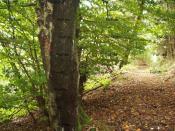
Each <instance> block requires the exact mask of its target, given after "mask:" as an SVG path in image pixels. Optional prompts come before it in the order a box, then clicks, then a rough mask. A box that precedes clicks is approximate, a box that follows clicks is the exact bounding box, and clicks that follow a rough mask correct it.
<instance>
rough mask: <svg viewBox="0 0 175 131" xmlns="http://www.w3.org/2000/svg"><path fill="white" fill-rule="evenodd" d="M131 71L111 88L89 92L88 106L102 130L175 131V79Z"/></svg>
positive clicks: (143, 71) (87, 97) (86, 104)
mask: <svg viewBox="0 0 175 131" xmlns="http://www.w3.org/2000/svg"><path fill="white" fill-rule="evenodd" d="M164 78H165V77H164V76H161V75H158V74H152V73H150V72H148V71H146V70H137V71H129V72H125V73H124V74H123V79H122V80H115V81H114V82H113V83H112V84H111V85H110V87H109V88H107V89H105V90H104V89H98V90H95V91H93V92H91V93H89V94H87V95H86V96H85V97H84V98H83V99H84V104H85V109H87V113H88V114H89V115H90V116H91V117H92V118H93V121H94V123H95V126H96V127H98V128H99V131H121V130H122V131H151V130H154V131H175V86H174V85H175V81H174V82H173V81H170V80H169V81H164Z"/></svg>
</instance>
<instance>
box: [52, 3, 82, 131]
mask: <svg viewBox="0 0 175 131" xmlns="http://www.w3.org/2000/svg"><path fill="white" fill-rule="evenodd" d="M50 3H52V4H53V12H52V20H53V23H52V24H53V29H52V39H51V48H50V73H49V115H50V122H51V125H52V127H53V128H54V130H55V131H74V130H76V125H77V114H78V83H79V70H78V56H77V50H76V46H75V41H74V40H75V20H76V11H77V7H78V0H58V1H54V0H50Z"/></svg>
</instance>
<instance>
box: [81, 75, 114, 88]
mask: <svg viewBox="0 0 175 131" xmlns="http://www.w3.org/2000/svg"><path fill="white" fill-rule="evenodd" d="M110 83H111V80H110V75H109V74H105V75H104V74H102V75H97V76H94V75H92V76H90V77H89V79H88V81H87V82H86V83H85V87H84V89H85V90H91V89H93V88H95V87H98V86H101V87H103V88H104V89H105V88H108V87H109V85H110Z"/></svg>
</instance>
